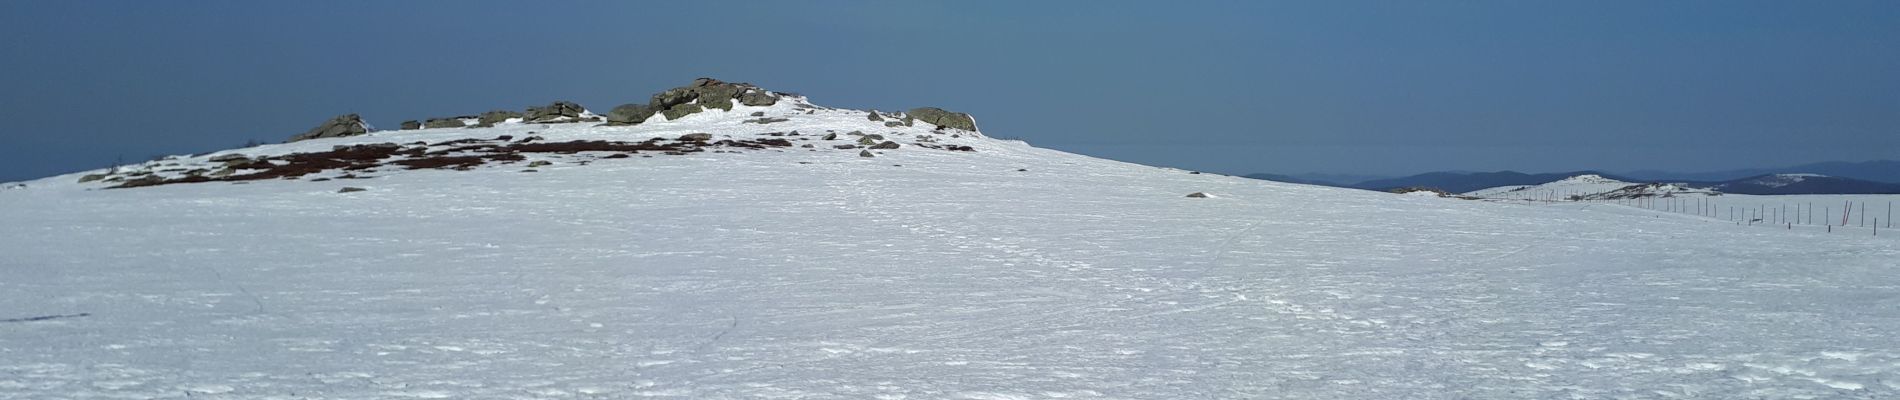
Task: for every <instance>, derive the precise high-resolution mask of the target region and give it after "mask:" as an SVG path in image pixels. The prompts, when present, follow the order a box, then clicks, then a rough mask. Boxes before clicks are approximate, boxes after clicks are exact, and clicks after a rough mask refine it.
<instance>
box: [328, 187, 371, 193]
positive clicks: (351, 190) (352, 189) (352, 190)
mask: <svg viewBox="0 0 1900 400" xmlns="http://www.w3.org/2000/svg"><path fill="white" fill-rule="evenodd" d="M366 190H369V189H364V188H360V187H354V186H352V187H345V188H342V189H337V190H336V192H337V193H355V192H361V191H366Z"/></svg>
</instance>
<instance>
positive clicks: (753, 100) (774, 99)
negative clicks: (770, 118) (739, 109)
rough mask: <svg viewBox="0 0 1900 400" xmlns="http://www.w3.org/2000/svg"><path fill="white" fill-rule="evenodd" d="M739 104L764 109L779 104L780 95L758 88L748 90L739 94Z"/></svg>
mask: <svg viewBox="0 0 1900 400" xmlns="http://www.w3.org/2000/svg"><path fill="white" fill-rule="evenodd" d="M739 104H744V105H748V106H752V107H764V106H769V105H773V104H778V95H777V94H773V93H772V92H768V91H766V90H765V89H760V88H757V87H753V88H747V89H746V91H744V92H740V93H739Z"/></svg>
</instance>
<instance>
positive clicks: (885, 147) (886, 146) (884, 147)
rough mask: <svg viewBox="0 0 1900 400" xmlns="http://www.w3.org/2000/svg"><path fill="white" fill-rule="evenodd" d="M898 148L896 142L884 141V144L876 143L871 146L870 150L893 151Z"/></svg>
mask: <svg viewBox="0 0 1900 400" xmlns="http://www.w3.org/2000/svg"><path fill="white" fill-rule="evenodd" d="M898 147H899V145H898V144H897V142H891V141H886V142H884V143H878V144H877V145H876V146H871V148H872V149H875V150H889V149H895V148H898Z"/></svg>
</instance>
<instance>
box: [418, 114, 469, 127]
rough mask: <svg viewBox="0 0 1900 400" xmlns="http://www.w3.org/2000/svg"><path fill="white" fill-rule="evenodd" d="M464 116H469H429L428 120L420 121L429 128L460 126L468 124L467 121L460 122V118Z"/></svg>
mask: <svg viewBox="0 0 1900 400" xmlns="http://www.w3.org/2000/svg"><path fill="white" fill-rule="evenodd" d="M466 118H469V117H451V118H430V119H429V120H428V121H424V122H423V123H422V127H424V128H429V129H438V128H460V127H464V126H468V123H465V122H462V120H463V119H466Z"/></svg>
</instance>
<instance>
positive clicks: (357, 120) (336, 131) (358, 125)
mask: <svg viewBox="0 0 1900 400" xmlns="http://www.w3.org/2000/svg"><path fill="white" fill-rule="evenodd" d="M366 133H369V126H368V125H364V124H363V117H360V116H357V115H356V114H343V115H338V116H336V117H335V118H330V120H329V121H324V122H323V124H321V125H317V127H316V128H311V129H310V131H308V132H304V133H302V134H298V135H296V136H291V137H290V141H292V142H296V141H303V140H310V139H321V138H333V137H349V136H357V135H362V134H366Z"/></svg>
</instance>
